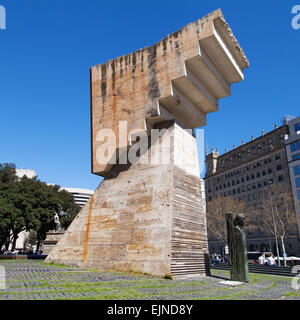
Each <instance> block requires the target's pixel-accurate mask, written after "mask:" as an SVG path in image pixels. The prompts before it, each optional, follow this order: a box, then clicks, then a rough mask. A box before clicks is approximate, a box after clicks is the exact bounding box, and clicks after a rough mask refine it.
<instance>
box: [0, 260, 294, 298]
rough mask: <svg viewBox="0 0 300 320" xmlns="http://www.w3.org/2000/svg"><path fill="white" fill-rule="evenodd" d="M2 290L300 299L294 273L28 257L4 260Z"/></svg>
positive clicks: (7, 293)
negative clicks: (139, 269) (205, 271)
mask: <svg viewBox="0 0 300 320" xmlns="http://www.w3.org/2000/svg"><path fill="white" fill-rule="evenodd" d="M0 266H2V267H4V268H5V274H6V289H1V290H0V300H57V299H63V300H65V299H68V300H69V299H79V300H88V299H92V300H96V299H100V300H269V299H271V300H286V299H287V300H295V299H296V300H300V293H298V292H297V291H296V290H295V289H293V287H292V278H290V277H277V276H269V275H261V274H251V275H250V282H249V284H244V285H239V286H235V287H232V286H229V285H228V284H222V283H220V282H222V281H224V279H228V278H229V273H228V272H227V271H222V270H212V275H213V276H212V277H198V276H197V277H193V278H190V279H188V280H167V279H162V278H157V277H151V276H147V275H137V274H131V273H128V274H126V273H113V272H101V271H99V270H96V269H79V268H71V267H66V266H59V265H53V264H52V265H51V264H46V263H44V262H41V261H30V260H19V261H18V260H13V261H8V260H2V261H0Z"/></svg>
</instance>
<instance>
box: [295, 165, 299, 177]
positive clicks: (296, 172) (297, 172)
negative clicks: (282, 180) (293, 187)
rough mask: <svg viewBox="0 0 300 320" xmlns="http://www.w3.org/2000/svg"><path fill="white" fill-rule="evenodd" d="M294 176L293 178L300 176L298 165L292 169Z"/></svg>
mask: <svg viewBox="0 0 300 320" xmlns="http://www.w3.org/2000/svg"><path fill="white" fill-rule="evenodd" d="M294 175H295V176H299V175H300V165H298V166H295V167H294Z"/></svg>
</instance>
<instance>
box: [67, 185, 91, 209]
mask: <svg viewBox="0 0 300 320" xmlns="http://www.w3.org/2000/svg"><path fill="white" fill-rule="evenodd" d="M62 189H64V190H66V191H68V192H69V193H71V194H72V195H73V197H74V200H75V203H76V204H78V205H79V206H80V207H83V206H84V205H85V204H86V203H87V202H88V200H89V199H90V197H91V196H92V195H93V194H94V190H89V189H79V188H62Z"/></svg>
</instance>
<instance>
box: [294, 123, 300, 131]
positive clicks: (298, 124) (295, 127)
mask: <svg viewBox="0 0 300 320" xmlns="http://www.w3.org/2000/svg"><path fill="white" fill-rule="evenodd" d="M294 129H295V132H296V133H297V131H300V122H297V123H295V124H294Z"/></svg>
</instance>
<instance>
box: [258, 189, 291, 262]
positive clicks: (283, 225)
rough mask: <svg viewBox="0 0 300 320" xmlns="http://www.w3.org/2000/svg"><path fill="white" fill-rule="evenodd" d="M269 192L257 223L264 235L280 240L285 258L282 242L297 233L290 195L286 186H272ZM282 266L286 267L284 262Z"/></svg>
mask: <svg viewBox="0 0 300 320" xmlns="http://www.w3.org/2000/svg"><path fill="white" fill-rule="evenodd" d="M270 191H271V194H270V197H269V198H268V199H266V200H264V201H263V202H262V208H261V209H262V210H261V214H258V218H257V221H258V223H260V225H262V226H263V228H264V231H265V232H266V233H268V234H272V235H273V236H275V235H276V236H277V237H278V238H279V239H280V243H281V248H282V252H283V256H284V257H285V253H286V249H285V243H284V240H285V238H286V236H287V235H289V234H292V233H295V234H296V232H297V229H296V228H297V227H296V226H297V222H296V214H295V210H294V203H293V198H292V193H291V190H290V189H289V187H288V186H286V185H280V184H277V185H272V186H271V190H270ZM271 197H272V198H271ZM271 201H272V202H271ZM272 210H273V212H272ZM273 215H274V219H273ZM284 264H285V265H286V261H285V260H284Z"/></svg>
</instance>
